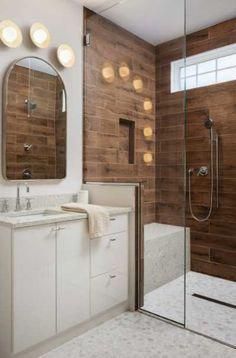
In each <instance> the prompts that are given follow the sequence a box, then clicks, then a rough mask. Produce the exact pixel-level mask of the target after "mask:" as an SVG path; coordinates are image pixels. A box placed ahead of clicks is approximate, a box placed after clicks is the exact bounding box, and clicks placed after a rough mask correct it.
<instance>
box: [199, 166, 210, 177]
mask: <svg viewBox="0 0 236 358" xmlns="http://www.w3.org/2000/svg"><path fill="white" fill-rule="evenodd" d="M207 175H208V167H201V168H199V170H198V172H197V176H202V177H205V176H207Z"/></svg>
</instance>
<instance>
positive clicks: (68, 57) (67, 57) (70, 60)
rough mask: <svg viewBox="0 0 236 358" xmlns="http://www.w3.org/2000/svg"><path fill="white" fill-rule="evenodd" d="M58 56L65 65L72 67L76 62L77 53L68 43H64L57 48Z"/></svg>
mask: <svg viewBox="0 0 236 358" xmlns="http://www.w3.org/2000/svg"><path fill="white" fill-rule="evenodd" d="M57 58H58V61H59V62H60V64H61V65H62V66H64V67H72V66H74V64H75V53H74V51H73V49H72V47H70V46H69V45H67V44H62V45H60V46H59V47H58V49H57Z"/></svg>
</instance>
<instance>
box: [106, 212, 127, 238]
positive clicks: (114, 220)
mask: <svg viewBox="0 0 236 358" xmlns="http://www.w3.org/2000/svg"><path fill="white" fill-rule="evenodd" d="M122 231H128V215H117V216H111V218H110V225H109V228H108V231H107V235H109V234H115V233H117V232H122Z"/></svg>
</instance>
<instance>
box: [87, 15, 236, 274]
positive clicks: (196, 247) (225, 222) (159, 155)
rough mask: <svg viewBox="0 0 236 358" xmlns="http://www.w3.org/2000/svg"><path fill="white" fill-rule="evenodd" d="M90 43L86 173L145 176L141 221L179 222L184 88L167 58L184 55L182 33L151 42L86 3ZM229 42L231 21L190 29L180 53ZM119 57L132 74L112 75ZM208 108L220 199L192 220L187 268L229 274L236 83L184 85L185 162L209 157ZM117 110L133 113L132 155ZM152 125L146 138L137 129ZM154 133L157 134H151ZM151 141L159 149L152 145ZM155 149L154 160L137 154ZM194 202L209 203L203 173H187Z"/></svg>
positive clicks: (235, 23)
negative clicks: (138, 85)
mask: <svg viewBox="0 0 236 358" xmlns="http://www.w3.org/2000/svg"><path fill="white" fill-rule="evenodd" d="M85 23H86V29H87V31H89V32H90V33H91V46H90V47H89V48H86V51H85V53H86V56H85V65H84V68H85V84H84V92H85V97H84V108H85V113H84V180H85V181H113V182H132V181H143V182H144V185H145V207H144V222H145V223H149V222H154V221H157V222H160V223H166V224H173V225H181V226H183V225H184V224H185V187H184V181H185V179H186V178H185V177H184V175H185V174H184V160H185V143H184V134H185V128H184V122H185V115H184V93H183V92H179V93H175V94H171V93H170V63H171V61H173V60H177V59H179V58H182V57H183V49H184V39H183V38H182V39H177V40H173V41H170V42H168V43H164V44H162V45H159V46H157V47H156V48H154V47H153V46H151V45H149V44H147V43H146V42H144V41H143V40H140V39H138V38H137V37H135V36H134V35H133V34H131V33H129V32H127V31H126V30H124V29H122V28H120V27H118V26H116V25H114V24H113V23H111V22H109V21H107V20H106V19H104V18H103V17H101V16H98V15H95V14H94V13H91V12H90V11H85ZM231 43H236V20H231V21H227V22H224V23H221V24H218V25H216V26H213V27H210V28H208V29H204V30H202V31H200V32H197V33H194V34H191V35H189V36H188V38H187V55H188V56H191V55H194V54H198V53H200V52H204V51H207V50H211V49H214V48H217V47H221V46H225V45H228V44H231ZM106 62H109V63H112V64H113V66H114V69H115V80H114V82H113V83H111V84H108V83H106V82H104V80H103V79H102V76H101V70H102V67H103V64H104V63H106ZM121 62H126V63H127V64H128V65H129V67H130V69H131V78H130V80H129V81H127V82H126V81H123V80H121V78H119V75H118V72H117V71H118V67H119V64H120V63H121ZM135 75H140V76H141V77H142V78H143V79H144V91H143V93H141V94H138V93H135V91H134V90H133V87H132V81H131V79H132V77H133V76H135ZM146 97H148V98H151V99H152V101H153V103H154V102H155V101H156V113H155V111H153V112H152V113H149V114H148V113H145V112H144V110H143V101H144V99H145V98H146ZM209 115H210V116H211V117H212V118H213V119H214V121H215V123H216V128H217V130H218V132H219V134H220V136H221V155H220V160H221V170H220V177H221V179H220V208H219V209H218V210H214V212H213V215H212V218H211V219H210V220H209V221H207V222H205V223H197V222H196V221H194V220H193V219H191V217H190V214H189V211H188V205H187V222H186V224H187V226H189V227H190V228H191V268H192V270H195V271H199V272H202V273H206V274H210V275H215V276H219V277H222V278H227V279H232V280H235V279H236V140H235V138H236V82H235V81H233V82H228V83H225V84H218V85H214V86H210V87H205V88H199V89H194V90H190V91H188V93H187V122H188V125H187V128H186V134H187V140H186V148H187V167H189V166H199V165H200V164H201V165H204V164H209V138H208V136H209V132H208V131H207V130H206V129H205V128H204V126H203V123H204V122H203V121H204V119H205V118H207V117H208V116H209ZM120 118H124V119H129V120H132V121H134V122H135V163H134V164H129V163H128V150H127V146H128V143H127V140H125V137H126V138H127V135H125V133H124V130H125V129H124V128H123V129H122V128H120V126H119V123H120ZM145 126H150V127H152V128H153V129H154V130H155V129H156V138H155V137H153V138H152V140H151V141H146V140H145V138H144V136H143V132H142V131H143V128H144V127H145ZM156 139H157V140H156ZM155 142H156V148H155ZM146 151H150V152H152V153H154V152H155V151H156V161H155V162H153V163H152V165H149V166H147V165H145V164H144V163H143V158H142V156H143V153H144V152H146ZM193 190H194V195H193V204H194V210H195V211H196V212H197V213H198V214H201V213H204V212H206V210H207V206H208V202H209V179H206V178H205V180H204V179H203V180H200V179H199V180H195V179H194V181H193Z"/></svg>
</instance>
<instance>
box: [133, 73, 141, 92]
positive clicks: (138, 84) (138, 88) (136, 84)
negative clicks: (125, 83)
mask: <svg viewBox="0 0 236 358" xmlns="http://www.w3.org/2000/svg"><path fill="white" fill-rule="evenodd" d="M133 87H134V89H135V91H136V92H137V93H142V92H143V80H142V78H141V77H139V76H135V77H134V79H133Z"/></svg>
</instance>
